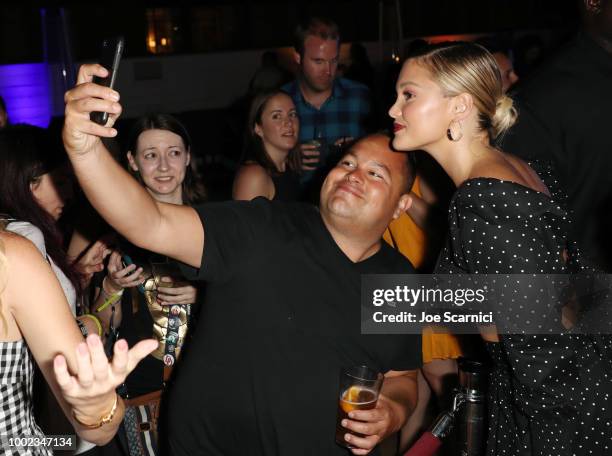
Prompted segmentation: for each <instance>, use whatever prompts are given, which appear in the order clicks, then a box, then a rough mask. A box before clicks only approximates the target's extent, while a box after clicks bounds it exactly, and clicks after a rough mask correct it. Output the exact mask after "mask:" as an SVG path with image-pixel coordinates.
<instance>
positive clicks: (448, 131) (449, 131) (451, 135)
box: [446, 120, 463, 142]
mask: <svg viewBox="0 0 612 456" xmlns="http://www.w3.org/2000/svg"><path fill="white" fill-rule="evenodd" d="M453 124H459V133H458V134H454V133H453ZM446 137H447V138H448V140H449V141H453V142H457V141H459V140H460V139H461V138H463V130H462V128H461V122H456V121H454V120H453V121H452V122H451V123H450V125H449V126H448V128H447V129H446Z"/></svg>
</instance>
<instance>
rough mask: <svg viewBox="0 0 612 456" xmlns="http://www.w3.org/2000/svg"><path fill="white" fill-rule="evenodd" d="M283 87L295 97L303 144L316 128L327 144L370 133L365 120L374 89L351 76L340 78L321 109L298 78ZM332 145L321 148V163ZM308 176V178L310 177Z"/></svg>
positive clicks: (323, 162) (311, 137)
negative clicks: (314, 104)
mask: <svg viewBox="0 0 612 456" xmlns="http://www.w3.org/2000/svg"><path fill="white" fill-rule="evenodd" d="M282 90H283V91H285V92H287V94H289V96H290V97H291V98H292V99H293V102H294V103H295V107H296V109H297V112H298V115H299V117H300V138H299V139H300V143H304V142H308V141H311V140H313V139H314V137H315V129H316V130H317V131H318V132H319V136H320V138H322V140H323V142H324V143H325V144H327V145H330V144H333V143H334V142H335V141H336V140H338V139H340V138H344V137H347V136H350V137H352V138H355V139H357V138H359V137H361V136H363V135H364V134H365V133H366V130H365V122H366V119H367V118H368V116H369V114H370V90H369V89H368V88H367V87H366V86H365V85H363V84H361V83H359V82H355V81H351V80H350V79H345V78H336V80H335V81H334V85H333V87H332V94H331V96H330V97H329V98H328V99H327V100H325V102H324V103H323V105H322V106H321V109H317V108H315V107H314V106H312V105H311V104H310V103H308V102H307V101H306V100H305V99H304V96H303V95H302V92H301V90H300V85H299V82H298V81H297V80H295V81H292V82H290V83H288V84H285V85H284V86H283V87H282ZM328 155H329V147H323V148H322V149H321V165H325V164H326V159H327V156H328ZM307 179H308V177H307Z"/></svg>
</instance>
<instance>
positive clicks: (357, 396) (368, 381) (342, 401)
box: [336, 366, 384, 448]
mask: <svg viewBox="0 0 612 456" xmlns="http://www.w3.org/2000/svg"><path fill="white" fill-rule="evenodd" d="M383 379H384V377H383V375H382V374H381V373H379V372H376V371H375V370H373V369H371V368H369V367H367V366H354V367H349V368H345V369H342V370H341V371H340V391H339V393H340V394H339V396H340V397H339V399H338V417H337V419H336V443H337V444H338V445H342V446H344V447H346V448H352V446H351V445H350V444H349V443H348V442H347V441H346V440H345V438H344V436H345V434H346V433H348V432H350V431H349V430H348V429H347V428H345V427H343V426H342V420H344V419H350V418H349V416H348V414H349V412H351V411H352V410H371V409H373V408H374V407H376V401H377V400H378V394H379V393H380V388H381V387H382V383H383ZM352 434H353V435H355V436H356V437H365V436H364V435H363V434H359V433H357V432H352Z"/></svg>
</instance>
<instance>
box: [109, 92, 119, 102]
mask: <svg viewBox="0 0 612 456" xmlns="http://www.w3.org/2000/svg"><path fill="white" fill-rule="evenodd" d="M110 97H111V99H112V100H114V101H119V92H115V91H113V92H111V94H110Z"/></svg>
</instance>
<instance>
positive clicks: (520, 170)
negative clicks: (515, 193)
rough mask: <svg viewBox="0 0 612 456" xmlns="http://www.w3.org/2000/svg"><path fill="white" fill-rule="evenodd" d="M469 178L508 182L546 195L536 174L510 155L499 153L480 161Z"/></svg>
mask: <svg viewBox="0 0 612 456" xmlns="http://www.w3.org/2000/svg"><path fill="white" fill-rule="evenodd" d="M470 177H491V178H494V179H499V180H504V181H510V182H514V183H516V184H520V185H522V186H524V187H527V188H530V189H532V190H535V191H538V192H542V193H546V194H548V189H547V188H546V186H545V185H544V183H543V182H542V181H541V180H540V178H539V176H538V174H537V173H536V172H535V171H534V170H533V169H531V167H530V166H529V165H528V164H527V163H526V162H525V161H523V160H522V159H520V158H518V157H516V156H514V155H511V154H506V153H501V154H499V155H496V156H494V157H493V158H491V159H487V160H482V161H481V162H479V163H478V164H477V165H476V166H475V167H474V169H473V170H472V173H471V175H470Z"/></svg>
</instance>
